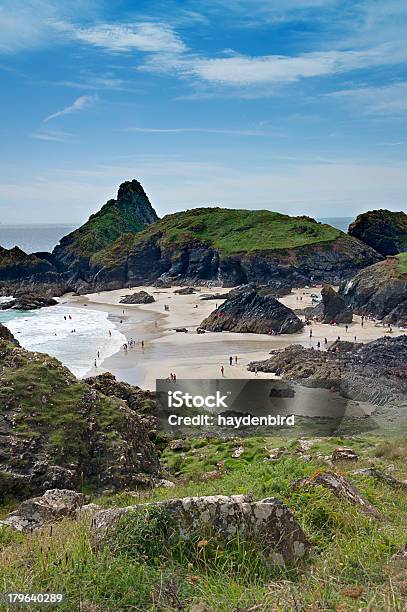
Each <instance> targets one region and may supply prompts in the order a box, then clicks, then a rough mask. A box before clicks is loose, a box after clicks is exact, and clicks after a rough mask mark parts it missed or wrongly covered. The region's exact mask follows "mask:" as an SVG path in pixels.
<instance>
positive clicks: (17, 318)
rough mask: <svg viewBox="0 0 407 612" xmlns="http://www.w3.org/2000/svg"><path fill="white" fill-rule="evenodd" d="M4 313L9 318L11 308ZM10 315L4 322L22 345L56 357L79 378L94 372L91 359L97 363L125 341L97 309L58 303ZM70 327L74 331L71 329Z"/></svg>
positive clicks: (106, 316)
mask: <svg viewBox="0 0 407 612" xmlns="http://www.w3.org/2000/svg"><path fill="white" fill-rule="evenodd" d="M7 313H8V314H9V317H10V316H11V313H12V311H7ZM2 314H3V315H4V314H5V313H2ZM13 314H14V316H13V318H12V319H11V320H4V324H5V325H6V326H7V327H8V328H9V330H10V331H11V332H12V333H13V334H14V335H15V337H16V338H17V339H18V341H19V342H20V344H21V346H22V347H24V348H26V349H28V350H30V351H38V352H40V353H47V354H48V355H51V356H52V357H56V358H57V359H59V360H60V361H61V362H62V363H63V364H64V365H65V366H67V367H68V368H69V369H70V370H71V372H73V373H74V374H75V375H76V376H79V377H82V376H85V374H87V373H89V371H90V370H95V372H96V369H95V368H94V362H95V359H97V363H98V365H100V364H101V362H102V361H103V360H104V359H106V358H107V357H110V355H113V354H114V353H116V352H117V351H119V350H120V348H121V347H122V345H123V344H124V343H125V342H126V338H125V336H123V334H122V333H121V332H120V331H119V330H118V329H117V328H116V326H115V325H114V323H112V322H111V321H109V320H108V314H107V313H106V312H103V311H100V310H92V309H90V308H76V307H69V306H65V305H63V304H58V305H57V306H51V307H49V308H42V309H40V310H36V311H31V312H28V313H24V314H23V313H17V312H15V313H13ZM70 316H71V319H70V318H69V317H70ZM64 317H65V318H64ZM4 318H5V319H7V318H8V317H4ZM0 321H1V317H0ZM74 329H75V330H76V331H75V332H73V331H72V330H74ZM109 330H110V332H111V336H110V335H109ZM98 351H99V354H100V358H99V359H98V358H97V352H98ZM92 373H93V372H92Z"/></svg>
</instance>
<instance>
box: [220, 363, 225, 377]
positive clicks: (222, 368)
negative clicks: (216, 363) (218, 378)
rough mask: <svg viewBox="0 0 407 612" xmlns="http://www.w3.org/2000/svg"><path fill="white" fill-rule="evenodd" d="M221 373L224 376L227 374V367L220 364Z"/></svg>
mask: <svg viewBox="0 0 407 612" xmlns="http://www.w3.org/2000/svg"><path fill="white" fill-rule="evenodd" d="M220 373H221V375H222V376H225V368H224V367H223V365H221V366H220Z"/></svg>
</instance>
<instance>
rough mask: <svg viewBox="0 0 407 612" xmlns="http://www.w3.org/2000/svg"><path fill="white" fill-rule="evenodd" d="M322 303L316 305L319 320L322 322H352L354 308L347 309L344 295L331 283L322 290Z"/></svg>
mask: <svg viewBox="0 0 407 612" xmlns="http://www.w3.org/2000/svg"><path fill="white" fill-rule="evenodd" d="M321 297H322V303H321V304H319V305H318V306H316V308H315V312H316V315H317V320H319V321H321V323H332V322H336V323H352V318H353V317H352V310H349V309H347V306H346V301H345V299H344V297H343V296H342V295H340V294H338V293H337V292H336V291H335V289H333V287H331V286H330V285H324V286H323V287H322V291H321Z"/></svg>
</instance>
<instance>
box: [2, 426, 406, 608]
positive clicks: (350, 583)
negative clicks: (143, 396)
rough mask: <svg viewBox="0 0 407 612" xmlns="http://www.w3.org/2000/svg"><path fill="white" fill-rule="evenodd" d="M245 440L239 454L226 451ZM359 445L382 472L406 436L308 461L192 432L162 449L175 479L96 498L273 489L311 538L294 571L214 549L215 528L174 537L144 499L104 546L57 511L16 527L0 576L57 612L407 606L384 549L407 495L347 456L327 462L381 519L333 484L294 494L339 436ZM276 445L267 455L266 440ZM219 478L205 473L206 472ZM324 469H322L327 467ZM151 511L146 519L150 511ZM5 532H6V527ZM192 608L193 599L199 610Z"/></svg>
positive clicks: (5, 546) (288, 448)
mask: <svg viewBox="0 0 407 612" xmlns="http://www.w3.org/2000/svg"><path fill="white" fill-rule="evenodd" d="M236 443H242V445H243V446H244V447H245V452H244V453H243V455H242V456H241V458H240V459H231V457H230V455H231V449H232V448H233V446H234V445H235V444H236ZM341 444H342V445H347V446H351V447H352V448H354V449H355V450H356V452H357V453H358V454H359V457H360V460H359V462H358V464H357V467H362V466H367V465H370V463H371V462H372V460H374V461H375V464H376V465H377V467H378V468H379V469H385V467H386V466H388V464H389V460H391V462H392V464H393V465H394V472H393V474H394V475H395V476H396V477H398V478H401V479H403V478H405V477H406V463H405V461H404V456H405V455H404V453H405V440H401V439H400V440H387V441H384V440H383V439H381V438H378V437H368V436H366V437H358V438H351V439H341V438H337V439H320V440H317V441H315V443H314V445H313V446H312V448H311V450H310V451H308V452H309V454H311V456H312V460H311V461H310V462H308V463H306V462H304V461H303V460H302V459H301V457H300V456H299V455H298V453H297V452H296V449H297V444H296V442H295V441H291V442H290V441H287V440H283V439H280V440H279V439H276V438H272V439H269V438H260V437H257V438H250V439H244V440H243V441H242V440H239V439H235V440H226V439H223V440H222V439H191V440H189V441H188V444H187V446H186V448H185V449H184V450H183V451H182V453H179V452H174V451H171V450H169V449H166V450H165V451H164V453H163V461H164V463H165V466H166V469H167V471H168V474H169V477H171V478H172V479H176V482H177V484H176V487H175V488H173V489H166V488H164V487H160V488H157V489H154V490H152V491H151V490H148V491H147V490H140V491H139V492H138V498H137V497H136V498H135V497H134V493H132V494H130V493H129V492H122V493H119V494H116V495H105V496H101V497H98V498H97V499H95V501H96V502H97V503H99V504H100V505H102V506H104V507H111V506H125V505H129V504H135V503H138V502H139V501H140V502H145V501H158V500H162V499H166V498H170V497H184V496H189V495H210V494H219V493H222V494H237V493H250V494H252V495H253V496H254V498H256V499H261V498H263V497H266V496H276V497H279V498H280V499H282V500H283V501H284V502H285V503H287V504H288V505H289V506H290V508H291V509H292V510H293V512H294V514H295V516H296V518H297V520H298V521H299V522H300V523H301V525H302V527H303V529H304V530H305V531H306V533H307V535H308V538H309V539H310V540H311V542H312V543H313V549H312V552H311V554H310V556H309V558H308V559H307V561H305V563H304V564H302V565H299V566H298V567H297V568H294V569H283V568H279V569H276V568H272V567H266V566H265V565H264V564H259V559H258V556H257V555H256V554H254V551H253V550H251V549H250V547H248V546H247V545H245V543H244V542H241V541H239V540H238V539H236V540H235V541H232V542H231V543H230V544H229V545H228V546H224V545H223V546H222V545H220V543H219V542H218V541H217V540H216V536H215V535H214V534H210V533H208V534H204V535H205V538H204V539H203V540H197V539H191V541H189V542H187V543H184V544H183V545H180V543H179V542H178V541H177V540H176V539H175V540H174V539H173V532H172V531H171V525H170V524H169V523H168V521H167V520H166V516H165V513H162V511H161V510H160V509H156V508H151V509H150V510H148V517H147V516H146V511H143V512H138V513H134V514H132V515H130V518H127V519H125V520H123V522H121V523H119V525H118V526H117V527H116V528H115V531H114V532H113V533H112V537H111V539H110V545H109V546H104V547H102V548H99V549H95V548H94V547H93V546H92V536H91V530H90V526H89V524H87V523H86V522H85V521H68V520H64V521H61V522H60V523H58V524H56V525H54V527H53V529H52V532H51V530H50V529H46V530H44V531H43V532H41V533H33V534H27V535H25V536H21V535H20V534H19V535H18V537H17V538H16V537H15V535H14V534H13V535H12V536H10V535H4V532H3V536H2V538H1V539H0V580H1V582H2V585H3V588H4V590H6V591H16V590H23V591H42V590H44V591H62V592H63V593H64V595H65V603H64V604H63V606H61V607H60V609H61V610H67V611H69V610H74V609H77V607H78V605H79V602H81V606H82V607H81V609H82V610H89V611H92V612H95V611H99V610H100V611H102V610H103V611H106V610H112V611H113V610H114V611H117V610H127V609H133V610H152V611H157V612H158V611H164V610H165V611H169V610H185V611H187V610H192V609H193V606H194V605H195V606H198V604H199V605H200V606H201V607H200V608H199V609H201V610H203V611H212V610H215V611H225V612H226V611H228V612H229V611H232V610H235V611H237V610H247V611H248V610H251V609H256V610H264V611H274V610H276V611H282V612H285V611H287V612H288V611H290V612H291V611H292V610H298V611H300V610H301V611H302V610H308V609H309V610H335V611H337V612H339V611H341V612H344V611H353V610H355V611H356V610H371V611H373V610H374V611H381V610H383V611H388V610H399V611H400V612H401V611H402V610H404V609H405V606H406V603H407V598H406V595H407V582H406V575H405V567H404V568H403V567H402V566H400V565H398V564H397V563H395V562H393V561H392V556H393V555H394V553H395V552H396V551H397V550H399V549H400V548H401V547H402V546H404V545H405V543H406V531H405V524H406V512H407V507H406V494H405V493H403V492H399V491H394V490H392V489H389V488H388V487H387V485H384V484H382V483H378V482H376V481H374V480H373V479H371V478H370V477H368V476H363V475H353V474H352V471H353V470H354V469H355V465H354V464H351V465H348V464H346V463H342V464H341V465H339V466H337V467H336V468H335V469H336V470H339V471H340V472H341V473H343V474H345V475H346V476H347V477H348V478H350V479H351V480H352V482H354V484H356V486H357V487H358V488H359V489H360V491H361V492H362V493H363V494H364V495H365V496H366V497H367V498H368V499H369V500H370V501H371V502H372V503H373V504H374V505H375V506H376V507H377V508H378V509H379V510H380V512H382V513H383V515H384V516H385V520H384V521H381V522H379V521H376V520H373V519H369V518H367V517H366V516H365V515H363V514H362V513H361V512H360V511H359V510H358V509H357V508H356V507H354V506H351V505H350V504H348V503H346V502H344V501H340V500H339V499H337V498H336V497H335V496H334V495H333V494H332V493H331V492H330V491H328V490H326V489H323V488H321V487H313V488H311V489H310V490H309V491H305V490H299V491H296V492H293V491H292V489H291V483H292V481H293V480H295V479H296V478H300V477H304V476H307V475H309V474H312V473H313V472H314V471H315V470H320V469H322V468H323V467H324V464H323V463H321V458H320V457H321V456H323V455H326V454H329V453H330V452H332V450H333V448H335V447H336V446H338V445H341ZM276 446H279V447H280V449H281V451H282V452H283V454H282V455H281V458H280V459H278V460H276V461H267V462H264V461H263V459H264V458H265V456H266V455H267V454H268V452H267V450H266V449H270V448H271V447H276ZM220 461H224V463H223V465H222V467H221V468H220V472H221V473H220V478H219V479H214V480H205V479H204V477H203V476H204V474H205V472H207V471H208V470H213V469H219V466H217V464H218V463H219V462H220ZM325 467H326V466H325ZM147 518H148V520H147ZM8 533H10V532H8ZM0 534H1V532H0ZM196 609H197V608H196Z"/></svg>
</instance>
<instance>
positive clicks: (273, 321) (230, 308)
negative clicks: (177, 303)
mask: <svg viewBox="0 0 407 612" xmlns="http://www.w3.org/2000/svg"><path fill="white" fill-rule="evenodd" d="M303 326H304V324H303V323H302V321H301V320H300V319H299V318H298V317H297V316H296V315H295V314H294V312H293V311H292V310H290V309H289V308H287V307H286V306H284V305H283V304H281V303H280V302H279V301H278V300H276V299H275V298H272V297H267V296H263V295H259V293H257V291H255V290H249V291H242V292H238V293H237V294H236V295H234V296H233V295H232V297H228V299H227V300H226V301H225V302H224V303H223V304H222V305H221V306H219V307H218V308H217V309H216V310H215V311H214V312H212V313H211V314H210V315H209V317H207V318H206V319H205V320H204V321H202V323H201V325H200V327H201V328H202V329H206V330H209V331H232V332H248V333H255V334H269V333H271V332H274V333H277V334H293V333H295V332H298V331H300V330H301V329H302V328H303Z"/></svg>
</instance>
